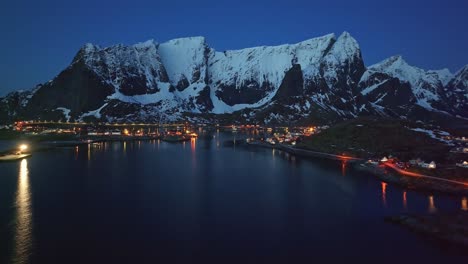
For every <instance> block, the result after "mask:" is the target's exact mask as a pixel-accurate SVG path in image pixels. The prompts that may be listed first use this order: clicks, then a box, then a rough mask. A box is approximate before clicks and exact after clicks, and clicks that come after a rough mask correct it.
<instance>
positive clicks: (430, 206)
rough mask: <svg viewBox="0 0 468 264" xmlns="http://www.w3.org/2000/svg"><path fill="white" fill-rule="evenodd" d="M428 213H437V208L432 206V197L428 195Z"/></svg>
mask: <svg viewBox="0 0 468 264" xmlns="http://www.w3.org/2000/svg"><path fill="white" fill-rule="evenodd" d="M428 211H429V213H435V212H437V208H436V207H435V204H434V196H432V195H430V196H429V208H428Z"/></svg>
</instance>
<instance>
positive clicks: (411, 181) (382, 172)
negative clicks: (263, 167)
mask: <svg viewBox="0 0 468 264" xmlns="http://www.w3.org/2000/svg"><path fill="white" fill-rule="evenodd" d="M236 144H237V145H239V144H240V145H242V144H246V145H247V146H252V147H262V148H270V149H272V148H274V149H278V150H282V151H285V152H288V153H290V154H293V155H296V156H300V157H307V158H326V159H333V160H346V161H347V162H350V163H351V164H352V168H353V169H355V170H357V171H362V172H367V173H369V174H371V175H373V176H375V177H377V178H379V179H380V180H382V181H384V182H387V183H392V184H396V185H399V186H401V187H403V188H407V189H414V190H418V191H426V192H438V193H445V194H450V195H468V188H467V187H466V186H462V185H459V184H453V183H449V182H443V181H437V180H433V179H427V178H419V177H409V176H403V175H401V174H398V173H397V172H394V171H391V170H389V169H385V168H384V167H380V166H377V165H372V164H367V163H366V162H365V161H364V160H362V159H358V158H352V157H346V156H339V155H334V154H329V153H323V152H317V151H310V150H305V149H300V148H295V147H289V146H284V145H282V144H278V145H271V144H269V143H266V142H261V141H254V142H239V141H237V142H236Z"/></svg>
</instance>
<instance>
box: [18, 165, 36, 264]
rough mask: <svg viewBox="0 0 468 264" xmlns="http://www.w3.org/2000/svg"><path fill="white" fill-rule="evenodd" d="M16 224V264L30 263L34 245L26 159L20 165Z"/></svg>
mask: <svg viewBox="0 0 468 264" xmlns="http://www.w3.org/2000/svg"><path fill="white" fill-rule="evenodd" d="M15 224H16V229H15V251H14V263H28V259H29V255H30V253H31V245H32V210H31V190H30V188H29V170H28V161H27V160H26V159H23V160H22V161H21V163H20V169H19V177H18V191H17V193H16V223H15Z"/></svg>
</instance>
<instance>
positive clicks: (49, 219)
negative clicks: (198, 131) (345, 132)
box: [0, 134, 468, 263]
mask: <svg viewBox="0 0 468 264" xmlns="http://www.w3.org/2000/svg"><path fill="white" fill-rule="evenodd" d="M231 137H232V134H214V135H213V136H210V137H202V138H200V139H197V140H193V141H189V142H186V143H180V144H171V143H165V142H160V141H147V142H143V141H142V142H138V141H135V142H114V143H105V144H101V145H100V146H95V147H93V146H89V147H88V146H81V147H79V148H63V149H56V150H52V151H48V152H40V153H35V154H34V155H33V156H32V157H31V158H29V159H25V160H22V161H20V162H13V163H0V238H1V239H0V263H155V262H157V261H158V260H166V261H167V260H168V259H169V260H170V263H174V262H179V261H180V262H182V261H184V263H190V262H195V261H201V260H203V261H219V263H224V262H230V261H233V262H257V263H258V262H259V261H269V262H270V263H272V262H275V263H276V262H283V263H303V262H304V263H311V262H314V261H318V260H322V261H327V262H328V263H330V262H340V261H350V258H358V259H360V260H362V261H370V262H371V263H372V262H374V263H397V262H400V263H401V261H402V260H405V261H404V262H407V261H409V260H413V259H414V260H417V262H418V263H441V262H445V263H453V262H455V261H460V262H464V263H467V262H466V261H467V260H468V257H467V255H463V252H461V251H460V250H455V249H451V248H446V247H442V246H441V245H439V244H438V243H436V242H433V241H427V240H425V239H423V238H421V237H420V236H417V235H415V234H413V233H410V232H408V231H407V230H405V229H402V228H400V227H398V226H394V225H391V224H388V223H385V222H384V221H383V217H384V216H386V215H392V214H398V213H401V212H435V211H437V210H444V211H456V210H466V208H463V206H462V202H461V201H462V198H461V197H460V198H456V197H445V196H440V195H435V194H434V195H431V194H423V193H415V192H412V191H405V190H404V189H401V188H398V187H396V186H393V185H390V184H389V185H387V184H385V183H382V182H381V181H379V180H377V179H375V178H373V177H372V176H369V175H364V174H362V173H359V172H353V171H350V170H349V168H348V167H349V165H348V164H346V163H341V162H338V161H327V160H306V159H300V158H298V157H294V156H290V155H288V154H286V153H282V152H279V151H275V150H269V149H246V148H241V147H223V141H224V140H227V139H230V138H231ZM3 144H7V143H3ZM465 206H466V204H465Z"/></svg>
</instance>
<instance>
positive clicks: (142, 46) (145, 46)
mask: <svg viewBox="0 0 468 264" xmlns="http://www.w3.org/2000/svg"><path fill="white" fill-rule="evenodd" d="M157 45H158V43H157V42H156V41H155V40H154V39H150V40H147V41H144V42H140V43H137V44H134V45H133V47H135V48H137V49H148V48H153V47H156V46H157Z"/></svg>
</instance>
